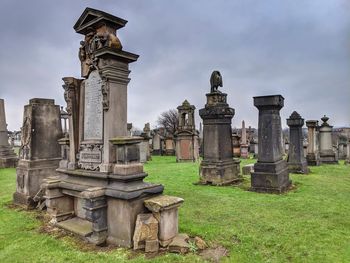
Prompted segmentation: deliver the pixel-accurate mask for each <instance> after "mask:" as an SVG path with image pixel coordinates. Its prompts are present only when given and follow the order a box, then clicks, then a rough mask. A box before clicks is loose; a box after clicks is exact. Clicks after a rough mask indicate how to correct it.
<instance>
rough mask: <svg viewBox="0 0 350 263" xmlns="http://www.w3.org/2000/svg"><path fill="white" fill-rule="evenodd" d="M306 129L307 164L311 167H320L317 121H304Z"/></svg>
mask: <svg viewBox="0 0 350 263" xmlns="http://www.w3.org/2000/svg"><path fill="white" fill-rule="evenodd" d="M306 127H307V140H308V146H307V156H306V160H307V164H308V165H311V166H317V165H320V153H319V151H318V131H317V130H318V121H317V120H308V121H306Z"/></svg>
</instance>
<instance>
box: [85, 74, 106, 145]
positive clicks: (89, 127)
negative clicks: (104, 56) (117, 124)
mask: <svg viewBox="0 0 350 263" xmlns="http://www.w3.org/2000/svg"><path fill="white" fill-rule="evenodd" d="M102 127H103V106H102V79H101V77H100V74H99V73H98V71H97V70H94V71H92V72H91V73H90V76H89V78H88V79H86V80H85V106H84V139H85V140H102Z"/></svg>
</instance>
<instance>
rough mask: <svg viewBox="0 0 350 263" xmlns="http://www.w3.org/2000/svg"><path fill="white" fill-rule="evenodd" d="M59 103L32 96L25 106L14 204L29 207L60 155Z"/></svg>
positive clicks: (55, 165) (53, 171) (58, 160)
mask: <svg viewBox="0 0 350 263" xmlns="http://www.w3.org/2000/svg"><path fill="white" fill-rule="evenodd" d="M61 137H62V126H61V118H60V107H59V106H58V105H55V101H54V100H52V99H37V98H35V99H31V100H30V101H29V104H28V105H26V106H24V114H23V125H22V142H21V148H20V151H19V162H18V166H17V187H16V192H15V193H14V195H13V199H14V202H15V203H16V204H21V205H25V206H26V207H28V208H31V207H33V206H34V205H35V201H34V200H33V198H34V196H35V195H36V194H37V193H38V192H39V190H40V185H41V183H42V182H43V180H44V179H46V178H48V177H50V176H55V175H57V174H56V171H55V170H56V169H57V168H58V166H59V162H60V159H61V152H60V146H59V144H58V140H59V139H60V138H61Z"/></svg>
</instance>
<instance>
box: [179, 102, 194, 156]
mask: <svg viewBox="0 0 350 263" xmlns="http://www.w3.org/2000/svg"><path fill="white" fill-rule="evenodd" d="M177 109H178V111H179V123H178V128H177V131H176V133H175V138H176V161H177V162H188V161H190V162H195V161H197V160H198V159H199V140H198V133H197V131H196V125H195V121H194V111H195V109H196V108H195V106H193V105H191V104H190V103H189V102H188V101H187V100H185V101H184V102H183V103H182V105H180V106H179V107H177Z"/></svg>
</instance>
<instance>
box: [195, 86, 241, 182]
mask: <svg viewBox="0 0 350 263" xmlns="http://www.w3.org/2000/svg"><path fill="white" fill-rule="evenodd" d="M206 96H207V103H206V104H205V107H204V108H203V109H200V110H199V116H200V117H201V118H202V119H203V148H204V152H203V161H202V163H201V165H200V183H202V184H213V185H225V184H231V183H235V182H237V181H240V180H241V175H240V174H239V173H240V168H239V163H240V161H239V160H236V159H233V150H232V129H231V120H232V118H233V116H234V114H235V110H234V109H233V108H230V107H229V105H228V104H227V102H226V99H227V94H225V93H221V92H220V91H215V90H212V92H211V93H208V94H206Z"/></svg>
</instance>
